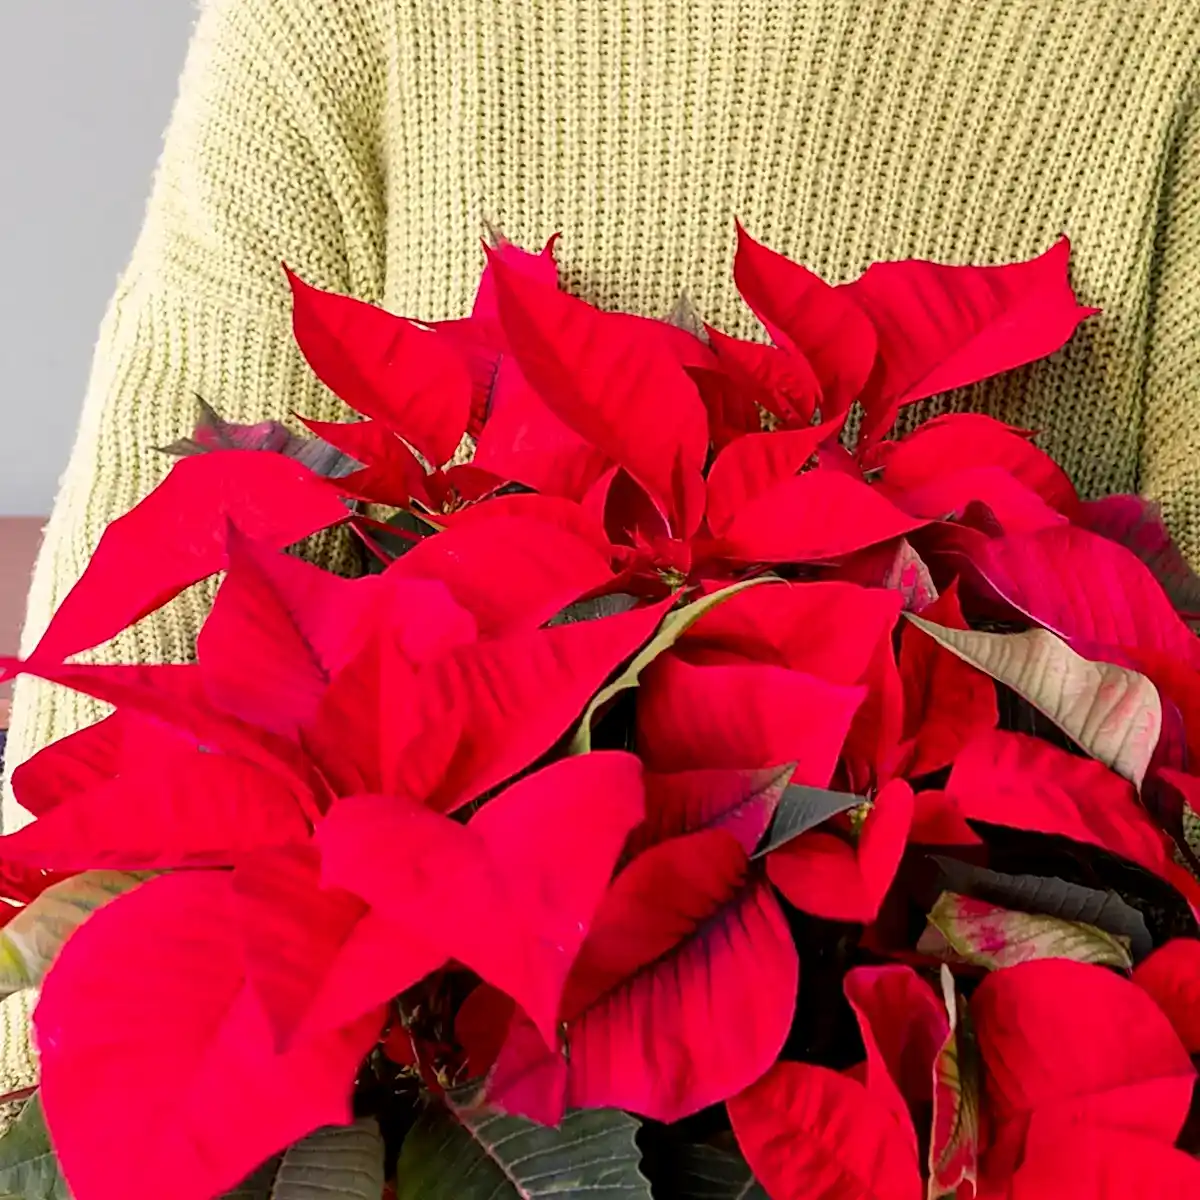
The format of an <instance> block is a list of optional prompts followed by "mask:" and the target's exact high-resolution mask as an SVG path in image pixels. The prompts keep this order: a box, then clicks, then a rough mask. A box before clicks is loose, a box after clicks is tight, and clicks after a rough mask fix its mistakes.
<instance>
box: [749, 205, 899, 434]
mask: <svg viewBox="0 0 1200 1200" xmlns="http://www.w3.org/2000/svg"><path fill="white" fill-rule="evenodd" d="M733 278H734V282H735V283H736V284H737V288H738V291H739V292H741V294H742V299H744V300H745V301H746V303H747V304H748V305H749V306H750V307H751V308H752V309H753V310H754V315H755V316H757V317H758V319H759V320H760V321H762V323H763V325H764V326H766V329H767V332H768V333H769V334H770V335H771V338H772V340H773V341H774V342H775V344H776V345H778V346H782V347H784V348H786V349H790V350H795V351H798V352H799V353H800V354H803V355H804V357H805V358H807V359H808V361H809V362H810V363H811V364H812V368H813V371H814V373H815V374H816V376H817V378H818V379H819V380H820V383H821V389H822V393H823V403H822V412H821V415H822V417H823V418H824V419H825V420H827V421H828V420H831V419H832V418H834V417H838V416H841V415H842V414H843V413H845V412H847V411H848V410H849V408H850V405H851V403H852V402H853V401H854V399H855V398H856V397H857V396H858V394H859V393H860V392H861V391H862V390H863V388H864V387H865V386H866V382H867V379H868V378H869V377H870V374H871V369H872V367H874V365H875V355H876V349H877V340H876V335H875V330H874V328H873V327H872V325H871V322H870V321H869V320H868V319H867V317H866V315H865V314H864V313H863V312H862V310H861V309H860V308H859V307H858V305H857V304H856V303H855V301H854V299H853V297H852V296H850V295H849V294H848V293H847V292H846V291H845V290H844V289H839V288H834V287H831V286H830V285H829V284H827V283H826V282H825V281H824V280H823V279H820V278H819V277H818V276H816V275H814V274H813V273H812V272H811V271H809V270H808V269H807V268H805V267H802V266H800V264H799V263H794V262H792V261H791V260H790V259H787V258H784V256H783V255H782V254H777V253H775V251H773V250H768V249H767V248H766V246H763V245H761V244H759V243H758V242H756V241H755V240H754V239H753V238H752V237H751V236H750V235H749V234H748V233H747V232H746V231H745V230H744V229H743V228H742V227H741V226H740V225H739V226H738V248H737V256H736V257H735V259H734V262H733Z"/></svg>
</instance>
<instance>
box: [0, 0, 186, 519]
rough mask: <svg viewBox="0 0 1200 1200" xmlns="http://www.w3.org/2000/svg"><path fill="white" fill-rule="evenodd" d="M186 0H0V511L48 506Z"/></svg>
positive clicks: (170, 89) (178, 50) (143, 173)
mask: <svg viewBox="0 0 1200 1200" xmlns="http://www.w3.org/2000/svg"><path fill="white" fill-rule="evenodd" d="M194 2H195V0H0V516H3V515H9V514H20V515H40V514H44V513H47V512H49V509H50V504H51V501H52V500H53V498H54V492H55V488H56V486H57V481H58V477H59V475H60V474H61V472H62V469H63V467H64V466H65V465H66V460H67V454H68V453H69V451H70V448H71V440H72V436H73V434H74V429H75V422H76V420H77V419H78V416H79V409H80V405H81V403H82V400H83V389H84V384H85V382H86V379H87V373H88V367H89V364H90V361H91V353H92V346H93V343H94V341H95V337H96V331H97V328H98V326H99V322H100V318H101V316H102V315H103V312H104V307H105V304H106V302H107V300H108V296H109V294H110V293H111V292H112V290H113V287H114V285H115V283H116V280H117V276H118V274H119V273H120V271H121V269H122V267H123V266H124V264H125V260H126V258H127V257H128V255H129V252H130V250H131V249H132V246H133V240H134V237H135V235H136V233H137V228H138V225H139V223H140V220H141V214H142V209H143V206H144V204H145V200H146V196H147V193H148V190H149V183H150V177H151V173H152V171H153V169H154V163H155V161H156V159H157V157H158V152H159V147H160V145H161V141H162V132H163V128H164V127H165V125H166V122H167V118H168V117H169V115H170V111H171V104H172V101H173V99H174V95H175V83H176V78H177V76H178V74H179V69H180V67H181V66H182V64H183V56H184V52H185V50H186V46H187V39H188V33H189V31H190V29H191V26H192V23H193V20H194V16H195V12H194Z"/></svg>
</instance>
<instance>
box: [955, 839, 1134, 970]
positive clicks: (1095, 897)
mask: <svg viewBox="0 0 1200 1200" xmlns="http://www.w3.org/2000/svg"><path fill="white" fill-rule="evenodd" d="M932 858H933V861H934V862H935V863H936V864H937V866H938V869H939V870H940V872H941V887H942V890H943V891H947V892H959V893H961V894H962V895H964V896H974V897H975V899H977V900H987V901H988V902H989V903H991V904H999V905H1002V906H1003V907H1005V908H1019V909H1021V910H1022V911H1023V912H1030V913H1042V914H1043V915H1044V916H1047V917H1061V918H1062V919H1063V920H1064V921H1079V922H1082V923H1083V924H1085V925H1095V926H1096V928H1098V929H1103V930H1104V931H1105V932H1106V933H1111V934H1112V935H1113V936H1114V937H1117V938H1124V939H1128V941H1129V947H1130V949H1131V950H1132V951H1133V956H1134V958H1135V959H1142V958H1145V957H1146V955H1147V954H1149V953H1150V951H1151V950H1153V949H1154V941H1153V939H1152V938H1151V936H1150V930H1149V929H1148V928H1147V927H1146V918H1145V917H1144V916H1142V914H1141V913H1140V912H1138V910H1137V909H1136V908H1134V907H1133V905H1132V904H1128V903H1127V902H1126V901H1124V900H1122V899H1121V897H1120V896H1119V895H1118V894H1117V893H1116V892H1114V891H1111V890H1110V891H1100V890H1099V889H1098V888H1090V887H1084V886H1083V884H1080V883H1068V882H1067V880H1065V879H1060V878H1059V877H1058V876H1057V875H1004V874H1001V872H999V871H990V870H988V869H987V868H986V867H977V866H975V865H974V864H973V863H965V862H959V861H958V859H955V858H942V857H939V856H937V855H934V856H932Z"/></svg>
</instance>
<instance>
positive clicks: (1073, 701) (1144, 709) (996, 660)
mask: <svg viewBox="0 0 1200 1200" xmlns="http://www.w3.org/2000/svg"><path fill="white" fill-rule="evenodd" d="M904 616H905V617H906V618H907V619H908V620H909V621H911V622H912V623H913V624H914V625H915V626H916V627H917V628H918V629H920V630H923V631H924V632H925V633H927V634H928V635H929V636H930V637H931V638H933V640H934V641H935V642H937V643H938V645H939V646H944V647H945V648H946V649H947V650H949V651H950V652H951V653H952V654H957V655H958V657H959V658H961V659H962V660H963V661H964V662H968V663H970V664H971V665H972V666H973V667H977V668H978V669H979V670H981V671H983V672H984V673H985V674H987V675H990V676H991V677H992V678H993V679H995V680H997V681H998V682H1000V683H1003V684H1005V685H1006V686H1007V687H1010V688H1012V690H1013V691H1014V692H1016V693H1017V695H1019V696H1020V697H1021V698H1022V699H1023V700H1026V701H1027V702H1028V703H1030V704H1032V705H1033V707H1034V708H1036V709H1037V710H1038V711H1039V712H1041V713H1044V714H1045V715H1046V716H1047V717H1049V719H1050V720H1051V721H1053V722H1054V724H1055V725H1057V726H1058V727H1059V728H1060V729H1061V730H1062V731H1063V732H1064V733H1065V734H1067V736H1068V737H1070V738H1072V739H1073V740H1074V741H1075V742H1077V743H1078V744H1079V746H1080V747H1081V748H1082V749H1083V750H1085V751H1086V752H1087V753H1088V754H1090V755H1091V756H1092V757H1093V758H1095V759H1097V760H1098V761H1100V762H1102V763H1104V765H1105V766H1108V767H1111V768H1112V769H1113V770H1114V771H1116V772H1117V773H1118V774H1119V775H1122V776H1124V777H1125V778H1126V779H1128V780H1130V781H1131V782H1132V783H1133V784H1134V785H1135V786H1136V787H1138V788H1140V787H1141V786H1142V780H1143V779H1144V778H1145V776H1146V769H1147V767H1148V766H1149V765H1150V757H1151V755H1152V754H1153V753H1154V749H1155V747H1156V746H1157V745H1158V737H1159V733H1160V732H1161V731H1162V702H1161V701H1160V700H1159V696H1158V692H1157V690H1156V689H1155V687H1154V684H1152V683H1151V682H1150V680H1149V679H1147V678H1146V677H1145V676H1144V675H1141V674H1139V673H1138V672H1137V671H1130V670H1127V669H1126V668H1124V667H1118V666H1115V665H1113V664H1112V663H1094V662H1089V661H1088V660H1087V659H1086V658H1083V657H1081V656H1080V655H1078V654H1076V653H1075V651H1074V650H1072V649H1071V647H1070V646H1068V645H1067V644H1066V642H1064V641H1063V640H1062V639H1061V638H1059V637H1056V636H1055V635H1054V634H1052V633H1050V632H1048V631H1047V630H1045V629H1030V630H1028V631H1026V632H1024V633H981V632H979V631H977V630H973V629H946V628H944V627H943V626H941V625H935V624H934V623H933V622H932V621H926V620H924V619H923V618H921V617H916V616H913V614H912V613H905V614H904Z"/></svg>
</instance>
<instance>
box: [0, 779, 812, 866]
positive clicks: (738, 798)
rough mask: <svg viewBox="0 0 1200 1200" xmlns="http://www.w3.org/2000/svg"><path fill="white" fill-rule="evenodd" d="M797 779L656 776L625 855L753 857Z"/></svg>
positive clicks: (647, 789) (650, 782) (648, 790)
mask: <svg viewBox="0 0 1200 1200" xmlns="http://www.w3.org/2000/svg"><path fill="white" fill-rule="evenodd" d="M791 777H792V767H791V764H790V763H789V764H787V765H786V766H783V767H764V768H761V769H758V770H737V769H729V770H725V769H720V768H716V769H712V770H699V771H678V772H676V773H674V774H661V773H655V772H651V773H649V774H647V776H646V819H645V821H643V822H642V824H641V825H639V826H638V827H637V828H636V829H635V830H634V831H633V833H632V834H631V835H630V838H629V842H628V843H627V844H626V847H625V852H626V854H628V855H630V856H633V855H635V854H637V853H639V852H640V851H642V850H644V849H645V848H646V847H647V846H653V845H655V844H657V843H658V842H663V841H666V840H667V838H671V837H678V836H679V835H680V834H684V833H696V832H698V831H699V830H701V829H724V830H726V831H727V832H728V833H731V834H732V835H733V836H734V837H735V838H737V841H738V845H740V846H741V847H742V849H743V850H745V852H746V853H747V854H753V853H754V850H755V847H757V845H758V843H759V842H760V841H761V840H762V836H763V834H764V833H766V831H767V826H768V825H770V823H771V818H772V817H773V816H774V815H775V810H776V808H777V807H778V806H779V798H780V796H781V795H782V794H783V790H784V788H785V787H786V786H787V784H788V782H789V781H790V780H791ZM2 846H3V843H0V847H2Z"/></svg>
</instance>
